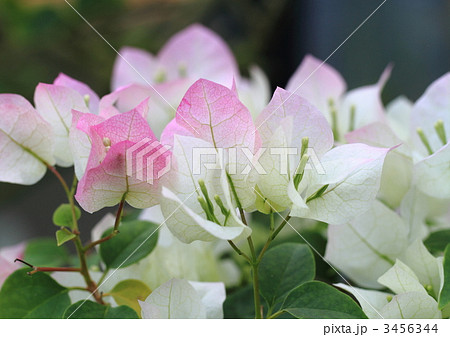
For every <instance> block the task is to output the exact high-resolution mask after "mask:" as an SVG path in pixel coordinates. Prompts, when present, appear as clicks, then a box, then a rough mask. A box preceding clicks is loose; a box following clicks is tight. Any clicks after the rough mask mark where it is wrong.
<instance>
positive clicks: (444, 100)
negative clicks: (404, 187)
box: [411, 73, 450, 198]
mask: <svg viewBox="0 0 450 337" xmlns="http://www.w3.org/2000/svg"><path fill="white" fill-rule="evenodd" d="M449 95H450V73H447V74H446V75H444V76H442V77H441V78H439V79H437V80H436V81H435V82H433V83H432V84H431V85H430V86H429V87H428V88H427V90H426V91H425V93H424V94H423V95H422V96H421V97H420V98H419V99H418V100H417V102H416V103H415V104H414V107H413V109H412V111H411V128H412V130H411V138H412V142H413V145H414V149H415V150H417V152H418V155H417V158H419V161H418V162H417V163H416V164H415V167H414V183H415V184H416V185H417V187H418V188H419V189H420V190H421V191H423V192H424V193H426V194H428V195H430V196H432V197H436V198H450V191H449V188H448V186H449V185H450V172H449V170H448V163H449V161H450V145H449V142H448V140H449V139H450V114H449V113H448V111H449V110H450V101H449V99H448V97H449Z"/></svg>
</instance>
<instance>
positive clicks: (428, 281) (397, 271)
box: [336, 227, 443, 319]
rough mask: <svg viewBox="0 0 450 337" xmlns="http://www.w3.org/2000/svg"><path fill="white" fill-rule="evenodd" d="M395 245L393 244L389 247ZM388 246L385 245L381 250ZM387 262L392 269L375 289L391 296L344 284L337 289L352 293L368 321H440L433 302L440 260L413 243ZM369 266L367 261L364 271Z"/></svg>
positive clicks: (415, 242) (438, 312)
mask: <svg viewBox="0 0 450 337" xmlns="http://www.w3.org/2000/svg"><path fill="white" fill-rule="evenodd" d="M375 228H376V227H375ZM394 245H395V244H394V242H392V244H391V246H394ZM388 246H389V244H388V243H387V242H385V243H384V249H386V247H388ZM379 247H381V246H379ZM349 250H353V248H350V247H349ZM380 257H383V255H381V256H380ZM390 263H391V267H390V268H389V269H388V270H386V272H385V273H383V275H381V276H380V277H379V278H378V284H379V286H378V287H376V288H379V287H380V286H384V287H387V288H389V289H390V290H392V292H393V294H390V293H385V292H380V291H373V290H364V289H359V288H354V287H350V286H347V285H343V284H338V285H336V286H338V287H340V288H343V289H345V290H347V291H349V292H350V293H352V294H353V295H354V296H355V297H356V298H357V300H358V301H359V303H360V304H361V306H362V308H363V310H364V312H365V313H366V314H367V316H368V317H369V318H397V319H398V318H410V319H412V318H441V317H442V313H441V311H440V310H439V309H438V303H437V301H436V299H438V298H439V294H440V291H441V287H442V285H441V275H442V274H443V273H442V258H435V257H434V256H433V255H431V254H430V252H428V250H427V249H426V248H425V246H424V244H423V243H422V241H420V240H415V241H414V242H412V244H411V245H409V246H408V247H407V248H406V249H405V250H404V251H403V252H402V254H401V255H400V256H399V257H398V258H397V259H395V260H391V261H390ZM372 267H373V264H370V263H369V262H368V263H367V266H366V269H365V271H366V272H367V271H370V269H372ZM372 288H373V287H372ZM380 316H381V317H380Z"/></svg>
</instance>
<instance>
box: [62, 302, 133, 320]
mask: <svg viewBox="0 0 450 337" xmlns="http://www.w3.org/2000/svg"><path fill="white" fill-rule="evenodd" d="M64 318H78V319H79V318H88V319H89V318H107V319H114V318H124V319H130V318H139V316H138V315H137V313H136V311H134V310H133V309H131V308H130V307H127V306H125V305H121V306H119V307H116V308H111V306H109V305H101V304H98V303H95V302H92V301H79V302H77V303H74V304H72V305H71V306H70V307H68V308H67V310H66V312H65V313H64Z"/></svg>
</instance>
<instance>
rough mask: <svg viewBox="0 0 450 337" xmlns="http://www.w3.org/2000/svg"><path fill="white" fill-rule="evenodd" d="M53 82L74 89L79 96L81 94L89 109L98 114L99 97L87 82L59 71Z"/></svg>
mask: <svg viewBox="0 0 450 337" xmlns="http://www.w3.org/2000/svg"><path fill="white" fill-rule="evenodd" d="M53 84H54V85H58V86H61V87H67V88H71V89H73V90H75V91H76V92H78V93H79V94H80V95H81V96H83V99H84V101H85V102H86V103H87V106H88V108H89V111H90V112H92V113H94V114H98V111H99V102H100V99H99V97H98V95H97V94H96V93H95V92H94V90H92V89H91V88H90V87H89V86H88V85H87V84H85V83H83V82H80V81H78V80H76V79H74V78H72V77H70V76H67V75H66V74H63V73H60V74H59V75H58V77H56V78H55V80H54V81H53Z"/></svg>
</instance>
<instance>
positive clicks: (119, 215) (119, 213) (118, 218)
mask: <svg viewBox="0 0 450 337" xmlns="http://www.w3.org/2000/svg"><path fill="white" fill-rule="evenodd" d="M125 196H126V195H125V194H124V195H123V197H122V200H121V201H120V203H119V208H118V209H117V214H116V221H115V222H114V229H113V231H112V232H111V234H109V235H107V236H105V237H104V238H101V239H99V240H97V241H94V242H91V243H90V244H88V245H87V246H85V247H84V248H83V251H84V252H87V251H89V250H90V249H92V248H94V247H95V246H97V245H99V244H101V243H103V242H105V241H108V240H110V239H112V238H113V237H115V236H116V235H117V234H119V225H120V221H121V220H122V215H123V206H124V205H125Z"/></svg>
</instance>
